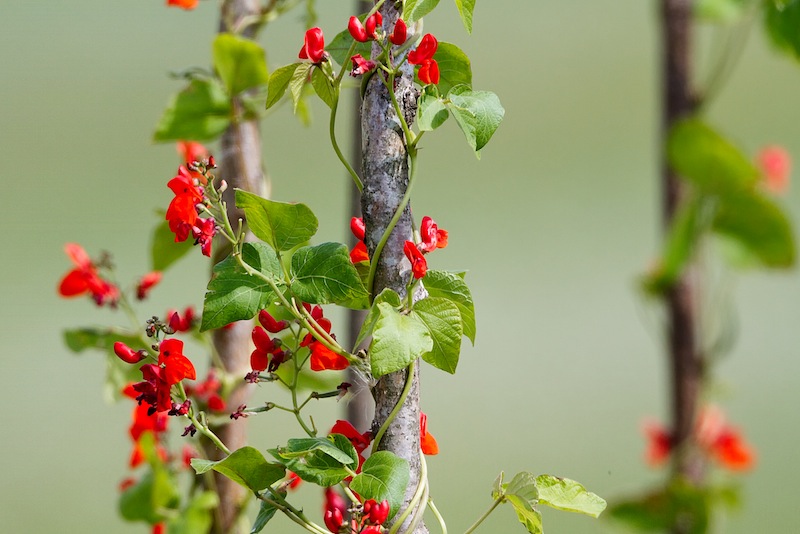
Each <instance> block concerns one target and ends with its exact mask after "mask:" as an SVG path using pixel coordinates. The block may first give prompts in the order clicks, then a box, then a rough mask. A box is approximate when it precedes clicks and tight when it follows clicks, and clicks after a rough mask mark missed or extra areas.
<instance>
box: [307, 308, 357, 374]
mask: <svg viewBox="0 0 800 534" xmlns="http://www.w3.org/2000/svg"><path fill="white" fill-rule="evenodd" d="M303 307H304V308H305V309H306V310H307V311H308V312H309V313H310V314H311V318H312V319H314V321H316V322H317V324H318V325H319V326H320V327H321V328H322V329H323V330H324V331H325V332H326V333H328V334H330V336H331V337H332V338H333V339H336V335H335V334H331V322H330V321H329V320H328V319H326V318H325V317H323V315H322V308H321V307H320V306H314V307H313V308H311V305H310V304H307V303H305V302H304V303H303ZM300 346H301V347H308V349H309V350H310V351H311V370H312V371H325V370H335V371H338V370H341V369H346V368H347V366H348V365H350V362H348V361H347V358H345V357H344V356H342V355H341V354H337V353H335V352H333V351H332V350H331V349H329V348H328V347H326V346H325V345H324V344H322V343H321V342H320V341H319V340H318V339H317V338H316V337H315V336H314V335H313V334H311V333H308V334H306V336H305V337H304V338H303V341H301V342H300Z"/></svg>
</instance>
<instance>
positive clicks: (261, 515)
mask: <svg viewBox="0 0 800 534" xmlns="http://www.w3.org/2000/svg"><path fill="white" fill-rule="evenodd" d="M283 495H284V496H286V494H285V493H284V494H283ZM277 511H278V509H277V508H275V506H273V505H272V504H270V503H268V502H265V501H261V508H259V509H258V515H257V516H256V520H255V522H253V527H252V528H251V529H250V534H257V533H258V532H261V531H262V530H264V527H265V526H267V523H269V521H270V519H272V518H273V517H275V513H276V512H277Z"/></svg>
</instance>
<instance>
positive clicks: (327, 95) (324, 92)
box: [311, 69, 336, 109]
mask: <svg viewBox="0 0 800 534" xmlns="http://www.w3.org/2000/svg"><path fill="white" fill-rule="evenodd" d="M311 86H312V87H313V88H314V92H315V93H317V96H319V98H320V99H321V100H322V101H323V102H325V105H327V106H328V107H329V108H331V109H333V103H334V101H335V99H336V91H335V90H334V88H333V85H332V84H331V81H330V80H329V79H328V77H327V76H325V73H324V72H322V69H314V70H313V71H312V72H311Z"/></svg>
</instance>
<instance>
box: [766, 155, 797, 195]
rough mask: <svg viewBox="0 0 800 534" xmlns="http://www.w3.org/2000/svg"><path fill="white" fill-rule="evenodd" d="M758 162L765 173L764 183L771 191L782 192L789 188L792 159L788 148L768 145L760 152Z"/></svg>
mask: <svg viewBox="0 0 800 534" xmlns="http://www.w3.org/2000/svg"><path fill="white" fill-rule="evenodd" d="M758 164H759V167H760V168H761V172H762V173H763V174H764V185H765V186H766V188H767V189H768V190H769V191H771V192H773V193H775V194H782V193H785V192H786V191H787V190H788V189H789V174H790V172H791V167H792V161H791V158H790V157H789V153H788V152H786V150H784V149H783V148H782V147H779V146H768V147H766V148H764V149H763V150H761V152H760V153H759V154H758Z"/></svg>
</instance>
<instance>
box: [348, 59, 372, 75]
mask: <svg viewBox="0 0 800 534" xmlns="http://www.w3.org/2000/svg"><path fill="white" fill-rule="evenodd" d="M350 61H352V62H353V70H351V71H350V76H353V77H356V76H361V75H362V74H366V73H368V72H369V71H371V70H372V69H374V68H375V66H376V65H377V63H375V62H374V61H372V60H371V59H364V57H363V56H362V55H361V54H356V55H354V56H353V57H351V58H350Z"/></svg>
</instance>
